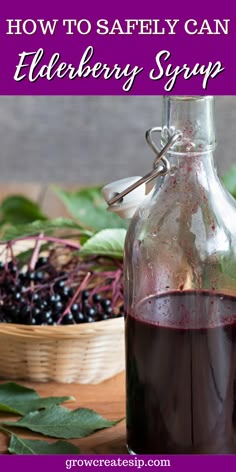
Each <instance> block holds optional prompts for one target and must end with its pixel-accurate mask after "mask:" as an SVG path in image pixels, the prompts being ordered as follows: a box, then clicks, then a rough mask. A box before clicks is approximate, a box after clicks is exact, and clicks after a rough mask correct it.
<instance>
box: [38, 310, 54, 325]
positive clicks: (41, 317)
mask: <svg viewBox="0 0 236 472" xmlns="http://www.w3.org/2000/svg"><path fill="white" fill-rule="evenodd" d="M51 316H52V312H51V311H50V310H48V311H44V312H43V311H40V313H39V314H38V315H37V316H35V318H36V320H37V322H40V323H47V322H48V320H49V318H51Z"/></svg>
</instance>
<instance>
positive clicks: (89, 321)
mask: <svg viewBox="0 0 236 472" xmlns="http://www.w3.org/2000/svg"><path fill="white" fill-rule="evenodd" d="M93 322H95V319H94V318H93V316H87V323H93Z"/></svg>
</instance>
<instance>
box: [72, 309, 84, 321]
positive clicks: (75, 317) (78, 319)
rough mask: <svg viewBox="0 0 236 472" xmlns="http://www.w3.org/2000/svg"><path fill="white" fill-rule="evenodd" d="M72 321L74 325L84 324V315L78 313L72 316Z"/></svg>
mask: <svg viewBox="0 0 236 472" xmlns="http://www.w3.org/2000/svg"><path fill="white" fill-rule="evenodd" d="M74 320H75V322H76V323H84V321H85V315H84V314H83V313H81V312H80V311H79V312H78V313H75V314H74Z"/></svg>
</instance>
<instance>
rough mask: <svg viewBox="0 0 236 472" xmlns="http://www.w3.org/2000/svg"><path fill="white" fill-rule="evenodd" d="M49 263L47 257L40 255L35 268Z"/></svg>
mask: <svg viewBox="0 0 236 472" xmlns="http://www.w3.org/2000/svg"><path fill="white" fill-rule="evenodd" d="M47 263H48V258H47V257H39V259H38V260H37V262H36V265H35V269H39V268H40V267H42V266H45V265H47Z"/></svg>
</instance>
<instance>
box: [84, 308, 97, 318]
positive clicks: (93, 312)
mask: <svg viewBox="0 0 236 472" xmlns="http://www.w3.org/2000/svg"><path fill="white" fill-rule="evenodd" d="M85 312H86V315H87V316H95V315H96V314H97V310H94V308H92V307H86V310H85Z"/></svg>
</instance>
